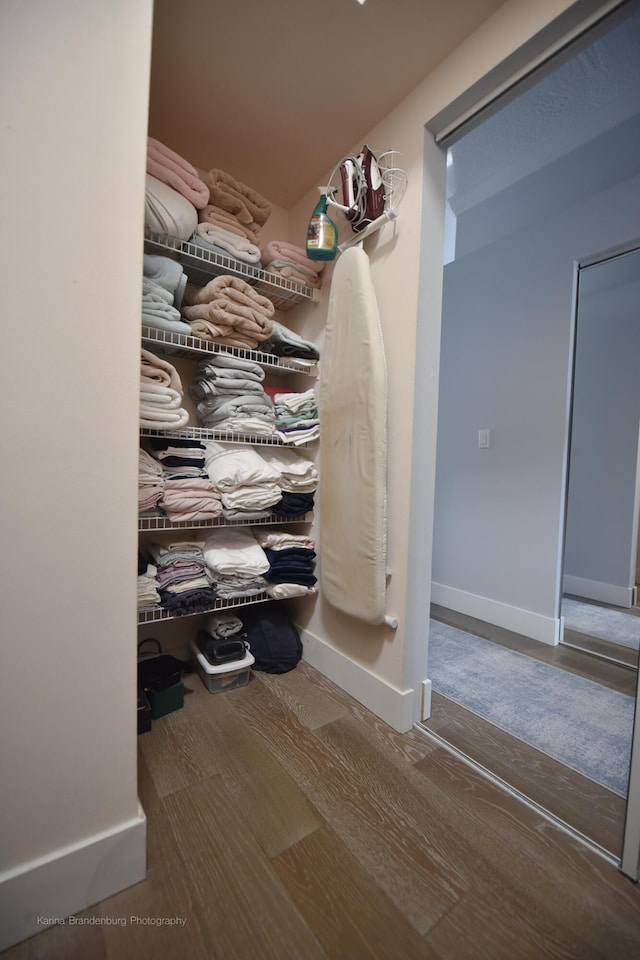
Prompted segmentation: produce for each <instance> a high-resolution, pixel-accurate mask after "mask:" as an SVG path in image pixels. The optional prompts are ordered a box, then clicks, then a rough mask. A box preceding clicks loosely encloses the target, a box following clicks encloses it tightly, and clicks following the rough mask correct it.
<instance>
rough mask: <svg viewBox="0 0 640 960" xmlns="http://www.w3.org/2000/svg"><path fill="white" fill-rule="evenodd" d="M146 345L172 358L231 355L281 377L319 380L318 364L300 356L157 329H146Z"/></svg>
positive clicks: (144, 340) (143, 336)
mask: <svg viewBox="0 0 640 960" xmlns="http://www.w3.org/2000/svg"><path fill="white" fill-rule="evenodd" d="M142 345H143V346H144V347H146V348H148V349H149V350H156V351H158V352H161V353H165V354H168V355H170V356H172V357H179V358H182V359H193V358H194V357H195V358H198V357H200V358H204V357H210V356H211V355H212V354H219V353H222V354H228V355H230V356H232V357H238V358H240V359H242V360H253V362H254V363H257V364H259V366H261V367H263V368H264V369H265V370H268V371H271V372H273V373H276V374H278V375H281V374H288V373H302V374H304V375H305V376H308V377H312V378H316V379H317V377H318V364H317V363H316V362H315V361H309V360H301V359H299V358H298V357H279V356H275V354H272V353H262V352H261V351H259V350H247V349H244V348H241V347H227V346H222V345H221V344H218V343H214V342H213V341H211V340H201V339H200V338H199V337H192V336H187V335H186V334H184V333H172V332H171V331H168V330H160V329H156V328H155V327H149V326H146V325H144V324H143V326H142Z"/></svg>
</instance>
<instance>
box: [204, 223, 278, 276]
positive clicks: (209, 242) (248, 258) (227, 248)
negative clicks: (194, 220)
mask: <svg viewBox="0 0 640 960" xmlns="http://www.w3.org/2000/svg"><path fill="white" fill-rule="evenodd" d="M190 242H191V243H193V244H195V246H197V247H201V248H202V249H203V250H208V251H209V253H215V254H217V255H218V256H220V257H227V258H228V259H229V260H236V261H240V265H241V266H243V267H245V268H246V269H248V270H249V272H250V273H252V274H254V275H255V274H257V273H258V272H259V271H260V262H261V257H262V254H261V252H260V247H258V246H257V245H256V244H255V243H252V242H251V241H250V240H248V239H247V238H246V237H240V236H238V234H236V233H232V232H231V231H230V230H225V228H224V227H221V226H218V224H216V223H207V222H204V223H199V224H198V226H197V227H196V229H195V231H194V233H193V235H192V237H191V241H190ZM231 265H232V266H235V264H231Z"/></svg>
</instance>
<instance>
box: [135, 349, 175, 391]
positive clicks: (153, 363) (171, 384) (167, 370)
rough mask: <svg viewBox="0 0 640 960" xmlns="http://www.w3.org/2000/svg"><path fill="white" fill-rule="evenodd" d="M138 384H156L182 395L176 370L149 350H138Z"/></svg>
mask: <svg viewBox="0 0 640 960" xmlns="http://www.w3.org/2000/svg"><path fill="white" fill-rule="evenodd" d="M140 383H141V384H145V385H146V384H156V385H159V386H162V387H167V388H169V389H171V390H175V391H176V392H178V393H180V394H182V392H183V391H182V381H181V379H180V374H179V373H178V371H177V370H176V368H175V367H174V366H173V365H172V364H171V363H168V361H166V360H163V359H162V357H158V356H156V354H155V353H151V351H150V350H145V349H144V347H141V349H140Z"/></svg>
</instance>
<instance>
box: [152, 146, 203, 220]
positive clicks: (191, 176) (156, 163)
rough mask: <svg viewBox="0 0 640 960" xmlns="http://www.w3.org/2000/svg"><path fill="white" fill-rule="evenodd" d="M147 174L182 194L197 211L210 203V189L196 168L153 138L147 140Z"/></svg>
mask: <svg viewBox="0 0 640 960" xmlns="http://www.w3.org/2000/svg"><path fill="white" fill-rule="evenodd" d="M147 173H148V174H150V176H152V177H155V178H156V179H157V180H161V181H162V183H166V184H167V186H169V187H171V189H172V190H176V191H177V192H178V193H180V194H181V195H182V196H183V197H185V199H187V200H188V201H189V202H190V203H191V204H193V206H194V207H195V208H196V210H202V209H203V208H204V207H206V206H207V204H208V203H209V187H208V186H207V184H206V183H204V181H203V180H201V178H200V177H199V176H198V171H197V170H196V168H195V167H194V166H192V164H190V163H189V161H188V160H185V159H184V158H183V157H181V156H180V155H179V154H177V153H175V152H174V151H173V150H171V149H170V148H169V147H166V146H165V145H164V144H163V143H160V141H159V140H154V139H153V137H148V138H147Z"/></svg>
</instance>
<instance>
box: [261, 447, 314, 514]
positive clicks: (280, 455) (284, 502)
mask: <svg viewBox="0 0 640 960" xmlns="http://www.w3.org/2000/svg"><path fill="white" fill-rule="evenodd" d="M261 455H262V457H263V459H264V460H265V461H266V462H267V463H268V464H269V465H270V466H272V467H273V468H274V469H275V470H278V471H279V472H280V487H281V489H282V499H281V500H280V502H279V503H276V504H274V505H273V506H272V507H271V512H272V513H273V514H275V515H276V516H279V517H298V516H302V515H303V514H305V513H309V512H311V511H312V510H313V505H314V493H315V491H316V488H317V486H318V471H317V468H316V466H315V464H314V463H313V461H312V460H309V459H308V458H307V457H305V456H304V454H302V453H300V452H299V451H298V450H292V449H291V448H289V447H285V448H280V449H278V448H277V447H272V448H268V449H265V450H264V451H263V453H262V454H261Z"/></svg>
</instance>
